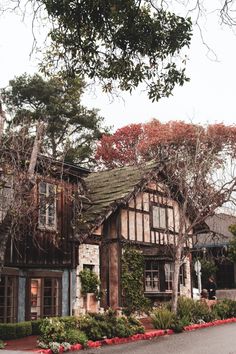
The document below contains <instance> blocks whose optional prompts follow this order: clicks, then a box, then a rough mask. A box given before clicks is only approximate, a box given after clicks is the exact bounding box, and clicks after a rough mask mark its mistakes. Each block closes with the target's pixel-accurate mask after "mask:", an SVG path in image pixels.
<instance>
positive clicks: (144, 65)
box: [37, 0, 191, 100]
mask: <svg viewBox="0 0 236 354" xmlns="http://www.w3.org/2000/svg"><path fill="white" fill-rule="evenodd" d="M37 2H38V3H40V4H42V5H43V6H44V7H45V9H46V11H47V13H48V15H49V18H50V19H51V22H52V23H53V26H52V30H51V32H50V38H51V41H52V42H51V47H50V49H49V50H48V51H47V54H46V57H45V62H44V63H43V65H42V67H43V70H44V71H46V72H48V71H50V70H51V68H52V67H53V68H55V66H56V67H57V68H59V70H63V71H66V72H67V74H69V75H72V76H74V75H79V76H85V77H87V78H89V79H92V80H93V79H98V80H99V81H101V82H102V83H103V89H104V91H106V92H110V91H112V90H113V89H114V88H116V87H118V88H119V89H121V90H124V91H130V92H131V91H132V90H133V89H134V88H136V87H137V86H138V85H139V84H140V83H144V84H145V85H146V88H147V90H148V95H149V98H150V99H152V100H159V99H160V98H161V97H163V96H169V95H170V94H171V92H172V90H173V88H174V86H175V85H176V84H178V85H183V84H184V82H185V81H186V80H187V77H186V75H185V68H184V63H183V62H182V63H178V60H177V55H179V54H180V51H181V50H182V48H183V47H185V46H187V47H188V46H189V44H190V39H191V21H190V19H189V18H183V17H180V16H177V15H175V14H174V13H170V12H168V11H165V10H164V9H163V8H162V6H161V5H160V7H159V8H156V7H154V6H153V5H152V2H150V1H148V0H142V1H137V0H120V1H116V0H80V1H64V0H37Z"/></svg>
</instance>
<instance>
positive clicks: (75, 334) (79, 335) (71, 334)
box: [65, 329, 88, 346]
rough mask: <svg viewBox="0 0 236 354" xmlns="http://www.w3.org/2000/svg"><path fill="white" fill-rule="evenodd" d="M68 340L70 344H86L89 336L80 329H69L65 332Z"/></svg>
mask: <svg viewBox="0 0 236 354" xmlns="http://www.w3.org/2000/svg"><path fill="white" fill-rule="evenodd" d="M65 339H66V342H68V343H70V344H76V343H80V344H82V345H83V346H86V344H87V341H88V338H87V336H86V334H85V333H83V332H81V331H79V330H78V329H68V330H67V331H66V334H65Z"/></svg>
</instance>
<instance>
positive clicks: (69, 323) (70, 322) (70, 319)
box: [60, 316, 77, 331]
mask: <svg viewBox="0 0 236 354" xmlns="http://www.w3.org/2000/svg"><path fill="white" fill-rule="evenodd" d="M60 322H62V323H63V324H64V326H65V330H66V331H67V330H68V329H71V328H76V325H77V317H74V316H64V317H60Z"/></svg>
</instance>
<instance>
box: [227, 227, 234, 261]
mask: <svg viewBox="0 0 236 354" xmlns="http://www.w3.org/2000/svg"><path fill="white" fill-rule="evenodd" d="M229 231H230V232H231V233H232V235H233V238H232V240H230V241H229V253H228V256H229V259H230V260H231V261H232V262H236V225H230V226H229Z"/></svg>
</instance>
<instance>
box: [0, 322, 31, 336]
mask: <svg viewBox="0 0 236 354" xmlns="http://www.w3.org/2000/svg"><path fill="white" fill-rule="evenodd" d="M0 333H1V339H16V338H21V337H26V336H29V335H31V334H32V326H31V322H30V321H29V322H19V323H0Z"/></svg>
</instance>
